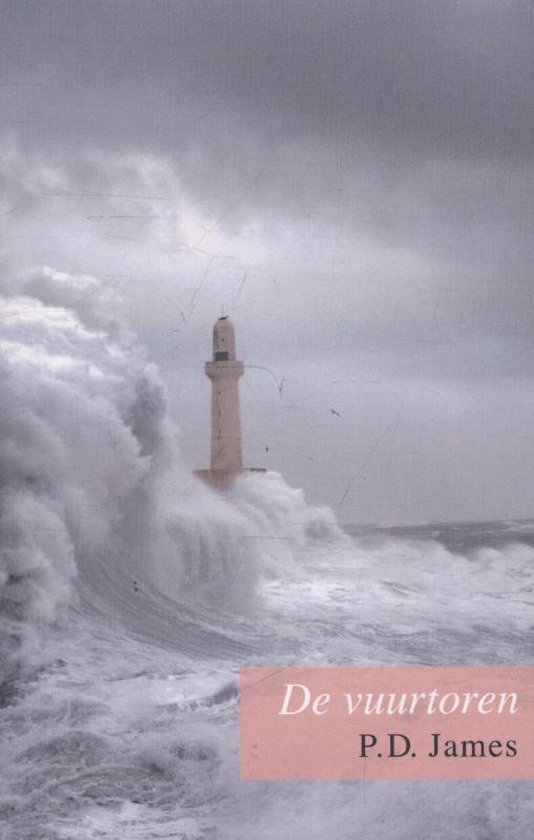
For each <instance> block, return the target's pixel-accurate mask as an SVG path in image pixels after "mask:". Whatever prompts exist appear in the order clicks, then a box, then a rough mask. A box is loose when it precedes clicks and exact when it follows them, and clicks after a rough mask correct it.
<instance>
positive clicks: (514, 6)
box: [2, 0, 534, 158]
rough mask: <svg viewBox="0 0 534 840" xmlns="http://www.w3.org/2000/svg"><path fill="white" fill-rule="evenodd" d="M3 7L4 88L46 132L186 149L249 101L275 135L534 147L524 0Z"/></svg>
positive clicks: (483, 148)
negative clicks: (198, 132) (200, 131)
mask: <svg viewBox="0 0 534 840" xmlns="http://www.w3.org/2000/svg"><path fill="white" fill-rule="evenodd" d="M3 17H4V26H3V36H2V42H3V43H2V56H3V58H2V65H3V74H2V75H3V78H4V80H5V81H4V84H3V89H4V98H5V101H6V104H7V105H8V107H9V106H11V107H10V108H9V114H10V118H11V119H13V120H14V121H16V123H17V124H18V125H19V126H24V124H26V125H27V126H28V125H29V126H30V130H29V133H30V134H32V135H33V136H34V137H35V135H36V134H38V133H41V134H43V135H45V136H46V135H51V136H52V137H57V136H58V135H59V134H60V133H61V132H67V133H68V135H70V136H81V135H83V134H85V136H86V137H88V139H91V138H93V137H97V138H106V140H108V141H111V142H112V141H113V140H116V141H118V142H124V140H127V141H128V142H133V141H136V140H137V141H140V142H142V143H155V142H156V143H157V142H159V143H161V144H162V145H163V146H165V147H166V148H172V144H173V141H174V142H175V143H178V144H179V143H180V142H181V141H180V137H179V135H180V134H185V135H188V136H189V135H190V134H191V133H193V134H194V133H195V127H196V126H197V125H198V123H199V122H201V123H204V124H211V128H212V130H215V131H217V129H220V128H221V127H224V126H225V124H226V122H227V120H228V118H229V117H230V118H231V119H232V120H235V119H236V118H237V116H238V118H239V120H240V121H241V123H242V125H241V128H242V129H244V128H245V127H246V126H247V125H248V126H250V127H252V128H253V129H254V130H255V131H256V132H261V133H262V135H263V136H264V138H265V140H266V141H268V142H270V143H273V142H275V141H276V140H277V138H278V139H279V138H280V137H285V138H287V137H292V136H295V135H297V136H298V135H300V134H302V132H310V131H313V132H316V133H317V134H318V135H319V136H321V135H322V136H324V137H325V138H329V139H330V140H331V139H332V138H335V137H337V136H342V137H344V139H345V142H347V143H350V142H351V140H354V141H361V140H362V139H366V138H367V139H368V138H373V140H374V142H377V141H379V142H382V143H385V144H391V143H393V144H394V145H395V146H397V147H398V146H399V145H406V146H408V147H413V148H415V149H418V150H421V149H422V150H425V149H426V150H428V149H431V150H433V151H442V152H444V153H447V154H453V155H455V156H459V157H463V156H473V155H474V156H480V155H485V156H492V157H493V156H497V157H515V158H522V157H525V156H530V155H531V153H532V137H533V131H532V129H533V104H534V103H533V96H534V94H533V88H532V84H531V79H532V71H533V69H534V68H533V62H534V54H533V51H532V36H533V19H532V7H531V4H529V3H526V2H502V3H491V4H488V3H486V2H482V0H473V2H465V0H458V1H457V2H447V3H443V2H441V0H419V2H418V1H417V0H415V2H414V0H396V2H394V3H392V2H390V0H360V2H355V0H345V2H343V1H342V0H328V2H316V0H304V2H303V0H292V2H290V3H288V2H285V0H270V2H262V3H255V2H249V0H241V1H240V2H232V1H231V0H230V2H202V0H200V2H194V3H191V2H189V0H185V1H184V2H176V1H175V2H162V0H154V2H150V3H148V2H120V1H119V0H116V2H89V3H87V2H79V0H68V2H63V0H41V2H39V3H38V4H34V3H22V2H20V0H19V2H14V3H13V2H12V3H9V2H8V3H4V15H3ZM21 94H22V95H21ZM65 106H67V107H65ZM54 121H55V122H56V125H55V126H54V125H53V123H54ZM117 130H119V131H120V132H121V135H120V136H117V134H116V132H117Z"/></svg>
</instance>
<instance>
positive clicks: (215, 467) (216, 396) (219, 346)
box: [195, 315, 265, 490]
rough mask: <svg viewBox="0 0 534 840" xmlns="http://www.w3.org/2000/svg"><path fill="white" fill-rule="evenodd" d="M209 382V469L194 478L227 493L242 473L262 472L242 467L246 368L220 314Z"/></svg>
mask: <svg viewBox="0 0 534 840" xmlns="http://www.w3.org/2000/svg"><path fill="white" fill-rule="evenodd" d="M204 370H205V371H206V375H207V376H208V377H209V378H210V379H211V468H210V469H209V470H195V475H197V476H198V477H199V478H201V479H202V480H203V481H205V482H206V483H207V484H210V485H211V486H212V487H214V488H215V489H216V490H226V489H227V488H228V487H230V485H231V484H232V482H233V480H234V478H235V477H236V476H237V475H239V474H240V473H242V472H254V473H264V472H265V469H264V468H263V467H245V468H244V467H243V450H242V447H241V417H240V413H239V380H240V378H241V377H242V376H243V372H244V370H245V366H244V364H243V362H238V361H237V359H236V355H235V332H234V326H233V324H232V322H231V321H229V320H228V316H227V315H222V316H221V317H220V318H219V319H218V320H217V321H216V322H215V326H214V327H213V357H212V360H211V362H206V364H205V366H204Z"/></svg>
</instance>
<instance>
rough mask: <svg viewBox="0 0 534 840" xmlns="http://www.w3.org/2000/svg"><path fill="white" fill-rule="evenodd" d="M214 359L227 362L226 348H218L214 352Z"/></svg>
mask: <svg viewBox="0 0 534 840" xmlns="http://www.w3.org/2000/svg"><path fill="white" fill-rule="evenodd" d="M215 361H216V362H227V361H228V350H218V351H217V353H215Z"/></svg>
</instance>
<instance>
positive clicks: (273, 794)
mask: <svg viewBox="0 0 534 840" xmlns="http://www.w3.org/2000/svg"><path fill="white" fill-rule="evenodd" d="M78 286H79V287H78V288H75V289H74V290H73V286H72V281H70V282H69V283H67V280H65V278H61V277H59V278H58V277H57V276H48V277H47V276H44V277H43V275H42V274H41V275H39V277H37V278H35V277H34V278H31V279H30V280H29V281H28V284H27V286H26V287H24V288H23V289H22V290H19V291H18V293H17V295H11V296H6V297H5V298H4V299H3V302H2V312H1V313H0V314H1V315H2V318H3V325H4V329H3V336H2V342H1V346H0V350H1V353H2V356H1V363H0V386H1V387H0V399H1V404H2V412H1V414H0V491H1V501H2V505H1V515H0V529H1V530H0V537H1V548H2V554H1V563H0V628H1V633H2V635H1V639H0V669H1V670H0V675H1V684H0V767H1V772H0V832H1V833H0V836H1V837H2V838H3V839H4V838H5V840H96V838H108V840H149V838H160V839H161V838H168V840H171V838H172V840H208V838H209V839H210V840H219V839H220V840H289V838H291V840H325V838H331V840H360V839H361V840H364V838H365V840H431V839H432V840H441V839H443V840H456V838H458V840H460V838H461V840H493V839H494V838H495V840H497V838H498V840H503V838H507V840H527V838H530V837H531V836H532V825H533V823H534V800H533V793H534V784H533V782H532V781H529V780H527V781H516V780H514V781H503V780H491V781H461V780H459V781H441V780H439V781H437V780H419V781H414V780H406V781H375V782H369V781H365V782H363V781H361V782H354V781H351V782H347V781H345V782H321V781H307V782H302V781H294V782H288V781H269V782H258V781H256V782H251V781H243V780H241V778H240V772H239V690H238V674H239V669H240V668H241V667H243V666H246V665H259V666H268V667H271V666H276V667H282V666H335V665H340V666H341V665H342V666H359V665H361V666H363V665H388V666H402V665H405V666H406V665H489V666H502V665H532V664H533V656H534V647H533V642H534V632H533V629H534V624H533V609H532V608H533V605H534V594H533V587H534V520H532V521H511V520H508V521H498V522H484V523H479V522H477V523H470V522H466V523H437V524H428V525H423V526H414V527H398V528H395V527H379V526H375V525H368V526H357V525H351V524H347V523H342V524H340V523H338V522H336V519H335V517H334V515H333V514H332V513H331V511H329V510H328V509H326V508H322V507H316V506H313V505H311V504H309V503H308V501H307V499H306V496H305V494H304V493H303V491H302V490H300V489H295V488H292V487H290V486H289V485H288V484H287V483H286V482H285V481H284V479H283V477H282V476H281V475H280V474H278V473H274V472H273V473H266V474H264V475H254V474H250V475H247V474H244V475H243V476H242V477H240V478H239V479H238V480H237V481H236V482H235V484H234V486H233V487H232V488H231V489H230V490H229V491H228V493H227V495H226V496H224V497H223V496H220V495H217V494H215V493H214V492H212V491H211V490H210V489H209V488H207V487H205V486H204V485H202V484H201V483H200V482H199V481H198V480H197V479H195V478H194V477H193V476H192V474H191V469H190V467H189V465H188V464H187V459H186V457H185V456H184V454H183V447H184V443H183V435H182V437H181V436H180V435H179V433H178V432H177V429H176V427H175V425H174V420H173V419H172V418H171V417H170V416H169V412H168V409H167V405H166V397H165V389H164V386H163V384H162V382H161V378H160V376H159V373H158V371H157V369H156V368H155V366H154V365H153V364H152V363H151V362H150V360H149V359H148V358H147V355H146V353H145V352H144V351H143V350H142V348H139V347H138V345H137V343H136V341H135V337H133V336H132V334H131V333H130V332H129V331H128V330H127V328H126V327H124V325H122V324H120V323H119V324H118V323H117V322H116V321H109V320H107V318H108V315H107V312H106V311H105V310H106V307H104V311H103V312H102V311H101V309H99V305H98V301H99V297H98V295H99V291H98V289H96V288H95V287H94V284H92V282H89V280H87V281H86V282H85V285H84V283H83V282H81V281H80V282H79V284H78Z"/></svg>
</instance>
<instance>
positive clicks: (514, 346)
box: [0, 0, 534, 523]
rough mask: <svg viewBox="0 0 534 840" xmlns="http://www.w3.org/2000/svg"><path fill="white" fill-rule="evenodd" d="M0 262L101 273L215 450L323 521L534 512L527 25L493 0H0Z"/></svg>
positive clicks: (189, 450)
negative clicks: (237, 393)
mask: <svg viewBox="0 0 534 840" xmlns="http://www.w3.org/2000/svg"><path fill="white" fill-rule="evenodd" d="M0 9H1V24H2V25H1V27H0V114H1V121H0V191H1V192H0V216H1V220H2V225H1V236H2V242H1V275H2V283H3V284H5V286H6V288H8V289H9V288H12V287H13V283H14V282H15V281H16V278H17V277H18V276H20V275H22V274H24V272H26V271H28V270H29V269H31V268H33V267H35V266H43V265H46V266H50V267H51V268H53V269H55V270H58V271H62V272H68V273H71V274H74V275H78V274H86V275H92V276H94V277H96V278H97V279H99V280H100V281H101V282H102V283H103V284H104V285H105V286H107V287H109V290H110V292H111V291H113V292H116V293H117V295H119V296H120V297H121V298H122V304H121V310H122V313H123V314H124V315H125V316H126V318H127V319H128V320H129V322H130V324H131V325H132V327H133V329H134V330H135V331H136V332H137V333H138V335H139V336H140V338H141V340H142V342H143V343H144V344H145V345H146V347H147V349H148V353H149V354H150V357H151V358H152V359H153V360H154V361H155V362H157V364H158V365H159V366H160V368H161V371H162V374H163V377H164V379H165V381H166V383H167V385H168V388H169V400H170V406H171V411H172V413H173V415H174V417H175V418H176V420H177V422H178V424H179V425H180V428H181V430H182V444H183V449H184V453H185V455H184V457H185V458H186V461H187V462H188V463H189V464H190V465H191V467H203V466H207V463H208V457H209V440H208V436H209V398H210V383H209V381H208V380H207V379H206V377H205V375H204V373H203V363H204V361H205V360H207V359H208V358H209V356H210V352H211V328H212V324H213V322H214V320H215V319H216V317H217V316H218V315H219V314H220V312H221V308H222V307H223V306H224V307H225V311H227V312H229V313H230V316H231V318H232V320H233V322H234V324H235V326H236V332H237V340H238V356H239V357H240V358H242V359H243V360H244V362H245V364H246V366H247V368H246V372H245V376H244V378H243V379H242V381H241V397H242V413H243V426H244V449H245V457H246V461H247V463H248V464H249V465H253V466H266V467H270V468H273V469H278V470H280V471H281V472H282V473H283V474H284V476H285V477H286V479H287V480H288V481H290V482H291V483H292V484H294V485H296V486H299V487H303V488H304V489H305V491H306V494H307V496H308V498H309V499H310V500H312V501H314V502H322V503H326V504H328V505H330V506H331V507H332V508H333V510H334V511H335V512H336V514H337V516H338V518H339V520H340V521H341V522H390V523H391V522H421V521H428V520H449V519H484V518H496V517H530V516H532V515H533V511H534V470H533V469H532V462H533V453H534V383H533V373H534V338H533V335H534V330H533V320H534V286H533V282H532V264H533V256H534V254H533V251H534V248H533V244H532V243H533V238H532V227H533V216H534V201H533V192H534V190H533V187H534V171H533V137H534V107H533V106H534V101H533V100H534V84H533V81H534V78H533V76H534V74H533V69H534V68H533V64H534V49H533V43H534V37H533V36H534V21H533V15H534V13H533V9H532V5H531V3H527V2H522V1H521V0H517V1H516V2H512V1H511V0H502V1H501V2H499V3H496V2H494V3H493V2H492V3H488V2H487V0H390V1H389V2H386V1H385V0H366V1H365V2H364V0H345V2H342V1H341V0H321V2H318V0H284V1H282V0H279V1H278V0H261V2H260V0H241V1H240V2H234V0H208V2H204V0H187V1H185V0H184V1H183V2H182V1H181V0H173V2H171V1H170V0H146V1H145V2H139V1H138V0H128V2H123V0H108V2H100V0H83V2H82V0H66V1H65V2H63V0H39V2H23V0H18V2H11V0H1V3H0Z"/></svg>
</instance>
